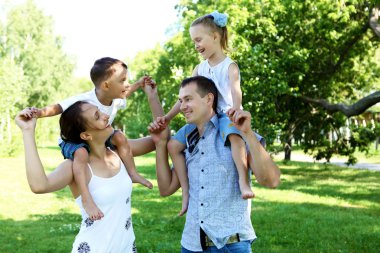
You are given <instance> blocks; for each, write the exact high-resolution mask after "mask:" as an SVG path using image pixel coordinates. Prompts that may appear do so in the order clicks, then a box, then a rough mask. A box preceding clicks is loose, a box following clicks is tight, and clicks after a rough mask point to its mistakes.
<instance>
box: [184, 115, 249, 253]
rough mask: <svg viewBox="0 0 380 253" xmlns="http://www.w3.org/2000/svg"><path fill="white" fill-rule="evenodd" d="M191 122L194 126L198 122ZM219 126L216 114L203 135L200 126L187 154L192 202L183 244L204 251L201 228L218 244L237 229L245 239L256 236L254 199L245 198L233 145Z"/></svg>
mask: <svg viewBox="0 0 380 253" xmlns="http://www.w3.org/2000/svg"><path fill="white" fill-rule="evenodd" d="M188 126H189V127H191V128H193V129H194V125H188ZM218 126H219V121H218V117H217V115H215V116H214V117H212V118H211V120H210V121H209V122H208V123H207V124H206V126H205V132H204V134H203V136H201V137H200V138H197V137H199V135H198V136H197V134H198V131H197V129H196V128H195V129H194V131H193V133H192V134H189V135H188V141H189V147H188V148H187V149H186V150H185V157H186V167H187V169H188V177H189V206H188V210H187V214H186V223H185V228H184V230H183V233H182V240H181V244H182V246H183V247H184V248H186V249H187V250H191V251H202V247H201V243H200V228H202V229H203V230H204V232H205V233H206V234H207V236H208V237H209V238H210V239H211V240H212V241H213V243H214V244H215V245H216V246H217V247H218V248H222V247H223V246H224V245H225V244H226V242H227V241H228V239H229V237H230V236H231V235H234V234H236V233H239V235H240V239H241V240H254V239H256V235H255V231H254V230H253V227H252V223H251V217H250V214H251V200H244V199H242V198H241V193H240V189H239V183H238V173H237V169H236V167H235V163H234V161H233V159H232V154H231V149H230V148H229V147H226V146H225V145H224V143H223V140H222V138H221V137H220V134H219V130H218V129H219V127H218ZM194 143H197V144H196V145H192V144H194ZM190 150H191V151H192V152H190Z"/></svg>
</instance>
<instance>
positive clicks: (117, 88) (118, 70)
mask: <svg viewBox="0 0 380 253" xmlns="http://www.w3.org/2000/svg"><path fill="white" fill-rule="evenodd" d="M112 68H113V69H114V72H113V74H112V75H111V76H110V77H109V78H108V79H107V80H106V81H105V82H106V83H107V86H106V87H107V93H108V95H109V97H111V98H112V99H115V98H122V99H124V98H126V97H127V94H128V91H129V89H130V84H129V82H128V70H127V69H125V68H124V67H123V66H121V65H120V64H115V65H113V66H112Z"/></svg>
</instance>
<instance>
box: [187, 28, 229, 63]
mask: <svg viewBox="0 0 380 253" xmlns="http://www.w3.org/2000/svg"><path fill="white" fill-rule="evenodd" d="M190 37H191V40H192V41H193V42H194V44H195V49H196V50H197V51H198V52H199V53H200V54H201V55H202V57H203V58H204V59H209V58H210V57H211V56H213V55H214V54H215V52H217V50H218V49H221V46H220V38H219V36H218V34H217V32H212V31H211V30H210V28H208V27H206V26H204V25H202V24H198V25H195V26H192V27H190Z"/></svg>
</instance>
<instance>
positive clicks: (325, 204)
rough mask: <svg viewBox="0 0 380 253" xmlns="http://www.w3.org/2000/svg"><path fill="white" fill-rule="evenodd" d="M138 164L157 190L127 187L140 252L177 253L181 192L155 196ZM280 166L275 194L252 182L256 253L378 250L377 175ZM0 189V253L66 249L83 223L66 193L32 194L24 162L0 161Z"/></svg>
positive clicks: (140, 162)
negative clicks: (163, 196) (165, 196)
mask: <svg viewBox="0 0 380 253" xmlns="http://www.w3.org/2000/svg"><path fill="white" fill-rule="evenodd" d="M39 150H40V153H41V156H42V158H43V163H44V165H45V168H47V170H52V169H53V168H54V166H55V165H57V164H58V163H59V162H60V161H62V158H61V156H60V154H59V150H58V149H56V148H49V147H45V148H40V149H39ZM136 164H137V166H138V168H139V171H140V172H141V173H142V174H143V175H144V176H146V177H147V178H149V179H150V180H151V181H152V182H153V183H154V185H155V187H154V189H153V190H148V189H146V188H144V187H142V186H139V185H134V188H133V197H132V206H133V226H134V230H135V233H136V237H137V239H136V244H137V247H138V251H139V252H140V253H154V252H160V253H173V252H179V251H180V250H179V249H180V239H181V233H182V229H183V225H184V222H185V218H179V217H177V213H178V211H179V210H180V207H181V195H180V193H179V192H178V193H176V195H174V196H171V197H167V198H162V197H160V196H159V194H158V189H157V183H156V180H155V179H156V177H155V171H154V169H155V167H154V154H149V155H146V156H144V157H139V158H136ZM278 164H279V166H280V168H281V172H282V176H281V178H282V184H281V185H280V187H279V188H278V189H275V190H271V189H265V188H263V187H260V186H258V185H257V183H255V184H254V192H255V193H256V196H257V197H256V198H255V199H254V200H253V204H252V223H253V226H254V228H255V230H256V233H257V236H258V239H257V240H256V242H254V243H253V246H252V248H253V249H254V252H282V253H283V252H289V253H290V252H292V253H293V252H380V251H379V250H380V172H374V171H362V170H351V169H347V168H340V167H334V166H324V165H322V164H312V163H301V162H289V163H287V164H283V163H281V162H278ZM0 186H1V192H0V252H2V253H8V252H12V253H13V252H20V253H21V252H22V253H30V252H38V253H40V252H52V253H53V252H54V253H58V252H70V250H71V246H72V243H73V241H74V237H75V235H76V233H77V232H78V229H79V224H80V220H81V219H80V215H79V210H78V208H77V207H76V205H75V203H74V201H73V199H72V197H71V193H70V191H69V190H68V189H65V190H62V191H59V192H55V193H51V194H43V195H36V194H33V193H31V191H30V190H29V187H28V184H27V182H26V178H25V168H24V159H23V157H17V158H0Z"/></svg>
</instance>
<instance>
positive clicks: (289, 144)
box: [284, 138, 292, 161]
mask: <svg viewBox="0 0 380 253" xmlns="http://www.w3.org/2000/svg"><path fill="white" fill-rule="evenodd" d="M291 154H292V139H291V138H289V139H288V140H287V142H286V143H285V157H284V159H285V161H290V158H291Z"/></svg>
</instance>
